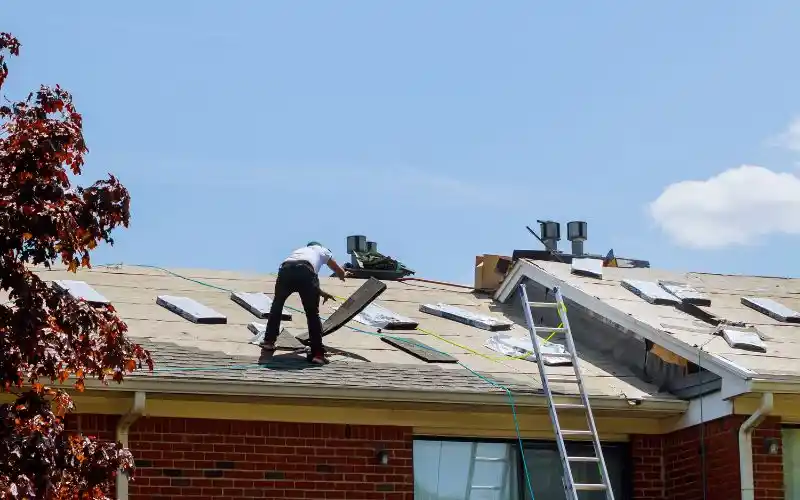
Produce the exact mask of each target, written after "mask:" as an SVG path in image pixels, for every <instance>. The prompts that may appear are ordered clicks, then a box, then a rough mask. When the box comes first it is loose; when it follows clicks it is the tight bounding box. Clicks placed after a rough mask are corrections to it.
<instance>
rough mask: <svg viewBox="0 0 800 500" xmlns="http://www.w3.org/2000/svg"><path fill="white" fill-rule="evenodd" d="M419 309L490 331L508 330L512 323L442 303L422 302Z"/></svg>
mask: <svg viewBox="0 0 800 500" xmlns="http://www.w3.org/2000/svg"><path fill="white" fill-rule="evenodd" d="M419 310H420V311H421V312H424V313H428V314H432V315H434V316H439V317H440V318H446V319H449V320H453V321H457V322H459V323H463V324H465V325H470V326H474V327H475V328H480V329H483V330H489V331H492V332H493V331H497V330H510V329H511V326H512V325H513V323H512V322H510V321H508V320H505V319H495V318H492V317H491V316H486V315H484V314H477V313H473V312H470V311H465V310H464V309H461V308H460V307H456V306H451V305H448V304H442V303H438V304H422V305H420V306H419Z"/></svg>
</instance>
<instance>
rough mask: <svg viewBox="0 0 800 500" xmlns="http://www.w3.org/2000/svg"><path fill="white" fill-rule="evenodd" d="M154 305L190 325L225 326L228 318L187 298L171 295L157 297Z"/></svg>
mask: <svg viewBox="0 0 800 500" xmlns="http://www.w3.org/2000/svg"><path fill="white" fill-rule="evenodd" d="M156 304H158V305H160V306H161V307H164V308H165V309H168V310H170V311H172V312H174V313H175V314H177V315H178V316H181V317H182V318H186V319H188V320H189V321H191V322H192V323H203V324H214V325H216V324H225V323H227V322H228V318H227V317H226V316H225V315H224V314H220V313H218V312H217V311H215V310H213V309H211V308H210V307H207V306H204V305H203V304H201V303H199V302H197V301H196V300H194V299H190V298H189V297H176V296H173V295H159V296H158V297H156Z"/></svg>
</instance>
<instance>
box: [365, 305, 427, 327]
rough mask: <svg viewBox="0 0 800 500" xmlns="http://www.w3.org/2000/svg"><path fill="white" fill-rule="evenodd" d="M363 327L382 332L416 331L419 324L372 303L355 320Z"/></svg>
mask: <svg viewBox="0 0 800 500" xmlns="http://www.w3.org/2000/svg"><path fill="white" fill-rule="evenodd" d="M353 319H354V320H356V321H358V322H359V323H361V324H362V325H367V326H371V327H374V328H379V329H382V330H414V329H415V328H417V327H418V326H419V322H417V321H414V320H413V319H411V318H407V317H405V316H402V315H400V314H397V313H395V312H392V311H390V310H389V309H387V308H385V307H383V306H380V305H378V304H375V303H372V304H369V305H367V307H365V308H364V310H363V311H361V312H360V313H358V314H356V316H355V317H354V318H353Z"/></svg>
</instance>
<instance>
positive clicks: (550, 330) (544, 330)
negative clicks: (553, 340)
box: [534, 326, 567, 333]
mask: <svg viewBox="0 0 800 500" xmlns="http://www.w3.org/2000/svg"><path fill="white" fill-rule="evenodd" d="M534 328H536V331H537V332H541V333H564V332H566V331H567V329H566V328H563V327H561V328H556V327H554V326H535V327H534Z"/></svg>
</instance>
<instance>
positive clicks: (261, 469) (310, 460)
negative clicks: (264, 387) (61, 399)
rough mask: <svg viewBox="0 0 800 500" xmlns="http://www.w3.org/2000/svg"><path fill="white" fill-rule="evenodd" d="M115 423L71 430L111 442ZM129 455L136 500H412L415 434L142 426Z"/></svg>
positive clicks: (218, 424) (196, 424) (232, 424)
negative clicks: (382, 454)
mask: <svg viewBox="0 0 800 500" xmlns="http://www.w3.org/2000/svg"><path fill="white" fill-rule="evenodd" d="M117 418H118V417H105V416H94V415H80V416H75V418H74V419H73V420H72V422H71V425H70V427H71V428H73V429H76V430H81V431H82V432H84V433H86V434H92V435H98V436H100V437H101V438H108V439H110V438H113V433H114V428H115V425H116V421H117ZM378 446H383V447H384V448H385V449H386V450H387V451H388V452H389V455H390V457H389V464H388V465H379V464H378V462H377V460H376V458H375V450H376V447H378ZM130 448H131V451H133V453H134V456H135V457H136V463H137V475H136V479H135V481H133V482H132V483H131V484H130V498H131V499H133V500H144V499H151V500H172V499H177V498H181V499H201V498H203V499H207V498H220V497H230V498H236V499H237V500H239V499H253V498H294V499H300V498H302V499H327V498H335V499H361V500H368V499H375V500H412V499H413V497H414V493H413V490H414V480H413V469H412V464H411V454H412V432H411V428H405V427H386V426H384V427H380V426H356V425H353V426H349V425H328V424H291V423H279V422H248V421H229V420H202V419H168V418H142V419H139V420H137V421H136V423H135V424H134V425H133V427H132V429H131V432H130Z"/></svg>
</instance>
